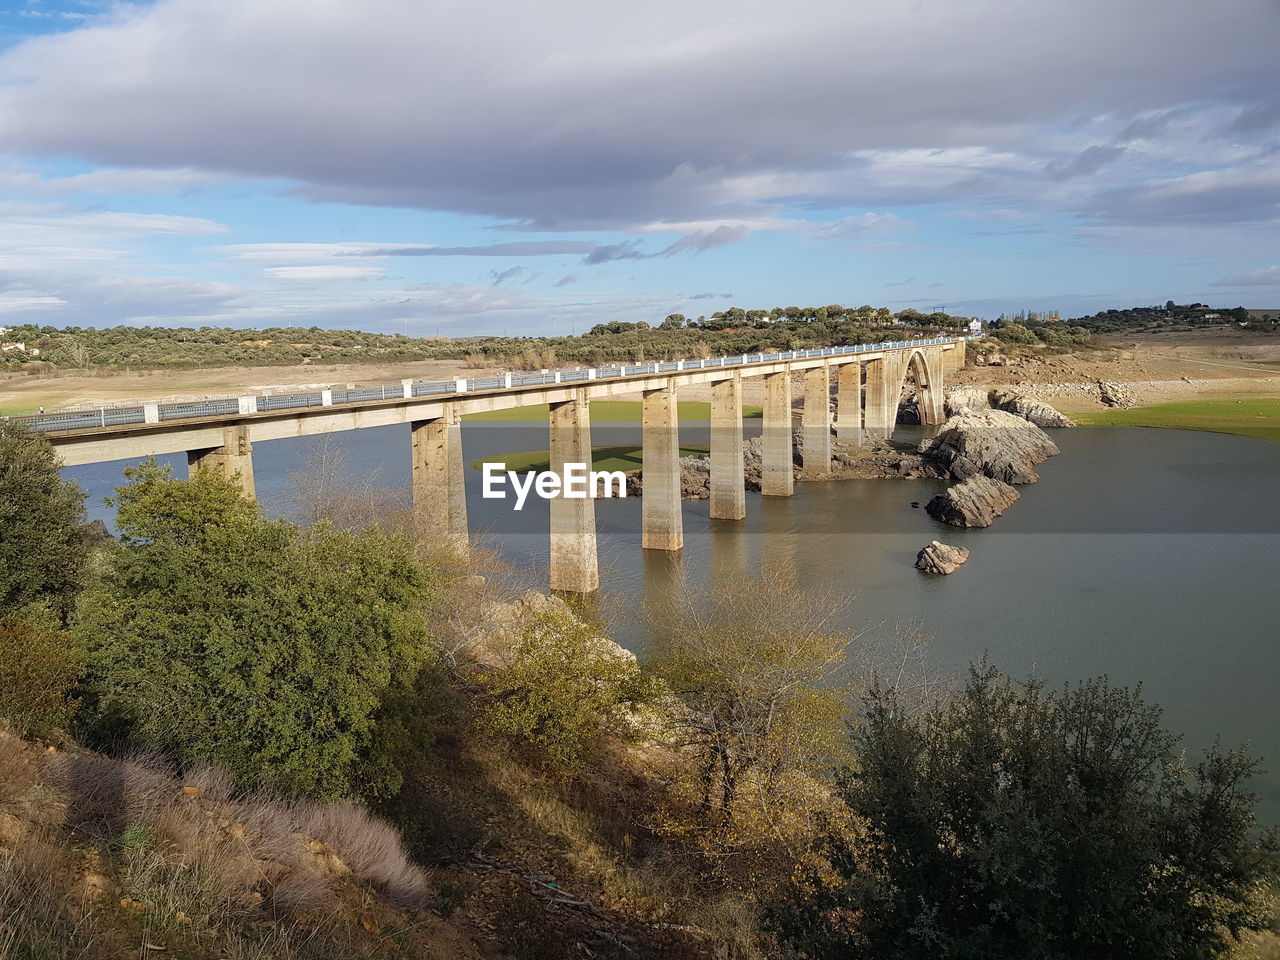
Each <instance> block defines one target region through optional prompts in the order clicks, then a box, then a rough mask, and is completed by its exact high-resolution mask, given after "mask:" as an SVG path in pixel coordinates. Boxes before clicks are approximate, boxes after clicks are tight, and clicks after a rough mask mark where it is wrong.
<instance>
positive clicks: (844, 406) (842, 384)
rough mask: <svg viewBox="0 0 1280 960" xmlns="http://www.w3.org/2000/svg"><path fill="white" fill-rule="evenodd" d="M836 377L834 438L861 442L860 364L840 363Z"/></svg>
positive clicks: (846, 441)
mask: <svg viewBox="0 0 1280 960" xmlns="http://www.w3.org/2000/svg"><path fill="white" fill-rule="evenodd" d="M836 377H837V382H836V439H837V440H843V441H844V442H845V443H856V444H861V443H862V364H861V363H858V362H857V361H854V362H853V363H845V364H841V365H840V367H839V372H838V373H837V374H836Z"/></svg>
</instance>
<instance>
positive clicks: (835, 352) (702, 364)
mask: <svg viewBox="0 0 1280 960" xmlns="http://www.w3.org/2000/svg"><path fill="white" fill-rule="evenodd" d="M973 339H976V338H975V337H933V338H931V339H929V340H898V341H893V342H890V343H860V344H856V345H854V346H848V347H822V348H820V349H817V350H789V351H783V352H781V353H748V354H740V355H738V356H733V357H712V358H702V359H697V360H661V361H655V362H653V363H636V364H631V363H624V364H620V365H617V366H612V367H604V368H596V367H588V368H585V369H584V368H578V369H574V370H553V371H548V372H546V373H537V374H524V375H519V376H517V375H515V374H502V375H500V376H496V377H483V378H478V379H477V378H471V379H466V378H461V377H460V378H456V379H454V380H443V381H424V380H414V381H412V382H411V383H410V384H409V388H408V390H407V391H406V388H405V384H404V383H403V382H399V383H378V384H372V385H369V386H362V387H360V388H359V389H351V390H344V391H338V390H322V391H319V392H316V393H290V394H279V395H269V394H264V395H260V396H253V397H223V398H218V399H215V400H200V401H193V402H185V403H161V404H145V403H140V404H136V405H132V406H128V405H122V406H101V407H91V408H82V409H75V410H60V411H57V412H55V413H46V414H41V415H38V416H33V417H5V418H4V419H6V420H10V421H12V422H14V423H19V424H22V425H23V426H25V427H26V428H27V429H28V430H31V431H39V432H47V431H59V430H91V429H94V428H95V427H96V428H98V429H106V428H107V427H119V426H126V425H129V424H135V423H157V422H166V423H167V422H169V421H172V420H193V419H199V418H202V417H217V416H232V415H236V414H243V413H246V409H245V404H246V401H247V402H248V405H249V408H250V409H249V410H248V411H247V412H259V413H261V412H266V411H275V410H299V409H305V408H307V407H329V406H340V405H343V404H349V403H368V402H370V401H374V400H403V399H406V396H409V397H423V396H432V395H435V394H464V393H471V392H473V391H477V390H505V389H514V388H516V387H529V386H540V385H544V384H556V383H578V382H582V381H584V380H590V381H600V380H616V379H621V378H624V377H634V376H639V375H644V374H655V373H675V372H683V371H685V370H705V369H707V368H711V367H742V366H750V365H752V364H757V363H776V362H778V361H780V360H808V359H811V358H813V357H832V356H847V355H848V354H853V353H871V352H875V351H879V350H894V349H900V348H903V347H926V346H933V345H936V344H940V343H963V342H966V341H969V340H973Z"/></svg>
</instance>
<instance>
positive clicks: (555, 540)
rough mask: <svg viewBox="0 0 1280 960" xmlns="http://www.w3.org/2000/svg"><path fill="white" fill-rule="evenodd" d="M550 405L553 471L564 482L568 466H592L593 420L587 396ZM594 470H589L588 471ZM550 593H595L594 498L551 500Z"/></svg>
mask: <svg viewBox="0 0 1280 960" xmlns="http://www.w3.org/2000/svg"><path fill="white" fill-rule="evenodd" d="M574 393H575V394H576V396H575V397H574V398H573V399H571V400H562V401H560V402H559V403H553V404H551V470H552V472H553V473H556V474H559V475H560V477H561V479H562V480H563V478H564V465H565V464H566V463H586V464H590V463H591V415H590V407H589V405H588V401H587V391H586V390H585V389H579V390H576V391H574ZM588 469H590V467H588ZM551 589H552V590H559V591H562V592H565V593H595V592H596V591H597V590H599V589H600V571H599V567H598V565H597V561H596V502H595V500H593V499H592V498H591V497H583V498H580V499H576V498H575V499H569V498H566V497H554V498H552V500H551Z"/></svg>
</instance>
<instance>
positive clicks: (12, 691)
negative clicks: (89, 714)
mask: <svg viewBox="0 0 1280 960" xmlns="http://www.w3.org/2000/svg"><path fill="white" fill-rule="evenodd" d="M81 665H82V664H81V657H80V655H79V652H78V650H77V649H76V648H75V646H74V645H73V643H72V639H71V637H70V636H69V635H68V634H66V633H63V632H61V631H58V630H52V629H49V628H48V627H45V626H42V625H39V624H35V623H29V622H27V621H25V620H19V619H16V618H13V617H9V618H6V619H4V620H0V717H3V718H4V719H5V720H7V721H8V722H9V723H10V724H12V725H13V726H14V728H16V729H17V730H18V731H19V732H20V733H22V734H24V735H32V734H42V733H47V732H48V731H50V730H55V729H62V730H65V729H66V728H67V726H68V725H69V724H70V722H71V717H72V715H73V714H74V713H75V711H76V708H77V707H78V706H79V704H78V702H77V701H76V700H75V699H73V698H72V696H71V690H72V688H73V687H74V686H75V683H76V680H77V679H78V678H79V676H80V670H81Z"/></svg>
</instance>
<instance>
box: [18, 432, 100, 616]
mask: <svg viewBox="0 0 1280 960" xmlns="http://www.w3.org/2000/svg"><path fill="white" fill-rule="evenodd" d="M60 467H61V463H60V462H59V460H58V456H57V453H56V452H55V451H54V449H53V446H52V445H51V444H50V443H49V442H48V441H47V440H45V439H43V438H41V437H38V436H35V435H33V434H30V433H27V432H26V431H25V430H23V429H22V428H21V427H19V426H17V425H16V424H11V423H4V422H0V616H3V615H5V614H11V613H16V612H19V611H21V610H23V609H25V608H28V607H31V606H32V605H38V606H43V607H47V608H49V609H51V610H52V611H53V612H54V613H55V614H57V615H58V616H60V617H63V618H64V619H65V617H66V616H67V615H68V614H69V613H70V611H71V608H72V606H73V604H74V600H75V594H76V591H77V590H78V589H79V587H80V581H81V573H82V570H83V568H84V564H85V559H86V556H87V550H86V548H85V543H84V535H83V532H82V529H81V527H82V524H83V523H84V493H83V491H81V490H80V488H79V487H78V486H76V485H75V484H74V483H71V482H69V481H66V480H63V479H62V476H61V474H60V473H59V468H60Z"/></svg>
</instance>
